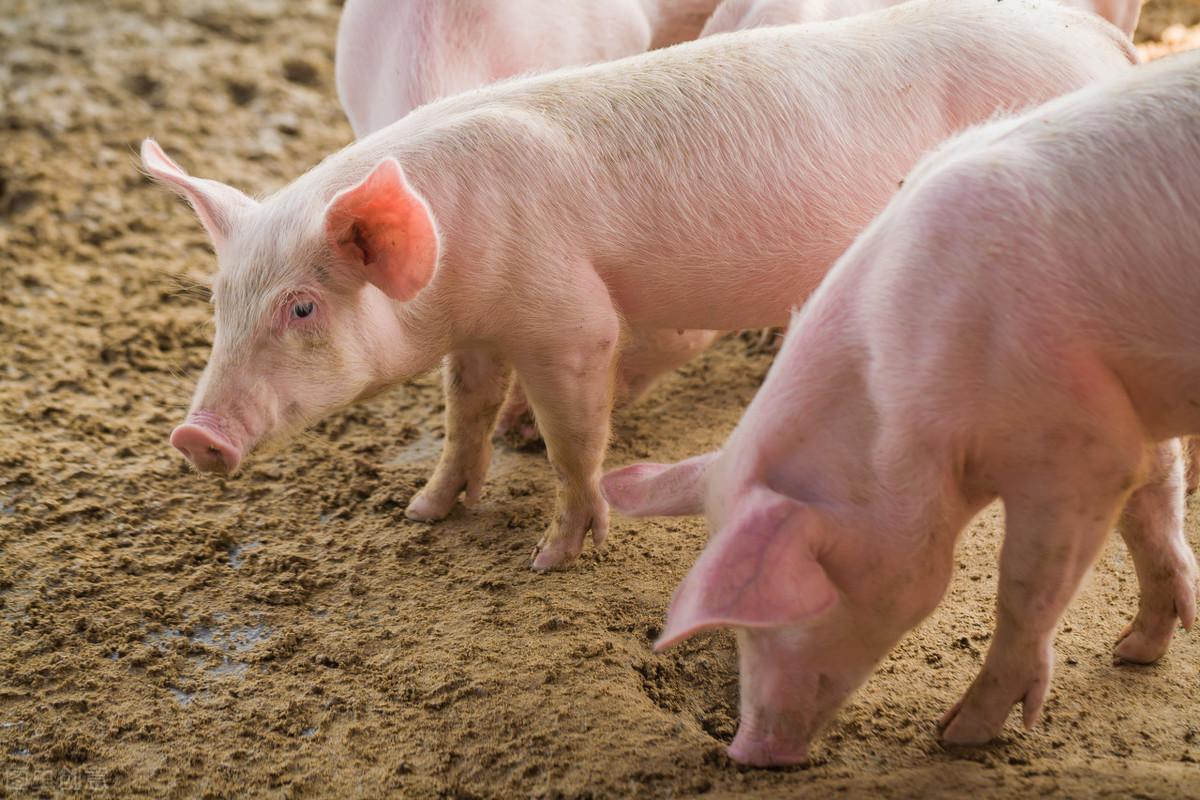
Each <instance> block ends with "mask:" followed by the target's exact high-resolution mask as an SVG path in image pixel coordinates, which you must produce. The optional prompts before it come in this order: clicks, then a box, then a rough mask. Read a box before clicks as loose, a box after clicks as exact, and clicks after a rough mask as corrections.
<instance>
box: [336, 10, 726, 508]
mask: <svg viewBox="0 0 1200 800" xmlns="http://www.w3.org/2000/svg"><path fill="white" fill-rule="evenodd" d="M717 2H718V0H522V2H520V3H508V4H504V3H494V4H488V3H480V2H478V0H349V1H348V2H347V3H346V6H345V8H344V9H343V11H342V16H341V20H340V23H339V27H338V41H337V61H336V65H335V66H336V76H337V87H338V95H339V97H340V98H341V101H342V107H343V108H344V109H345V111H346V116H347V117H348V118H349V119H350V124H351V125H352V126H353V128H354V132H355V135H357V136H358V137H359V138H362V137H364V136H366V135H368V134H370V133H374V132H375V131H377V130H379V129H381V128H384V127H386V126H388V125H390V124H391V123H393V122H395V121H397V120H399V119H400V118H401V117H403V116H405V115H406V114H408V113H409V112H410V111H411V110H412V109H414V108H416V107H417V106H421V105H425V104H426V103H430V102H432V101H434V100H438V99H440V98H442V97H445V96H447V95H451V94H457V93H459V92H463V91H467V90H469V89H475V88H478V87H480V86H485V85H487V84H490V83H494V82H496V81H498V80H502V79H504V78H509V77H512V76H514V75H518V74H532V73H538V72H546V71H548V70H551V69H557V68H560V67H566V66H571V65H576V64H588V63H595V62H600V61H609V60H612V59H617V58H622V57H624V56H629V55H634V54H636V53H642V52H645V51H646V50H648V49H650V48H652V47H665V46H667V45H671V44H677V43H678V42H682V41H686V40H689V39H694V38H695V37H696V34H698V33H699V32H700V26H701V25H702V24H703V22H704V20H705V19H706V18H707V17H708V15H709V14H710V13H711V12H712V10H713V8H714V7H715V6H716V5H717ZM629 338H630V342H629V344H628V346H627V347H625V348H624V349H623V351H622V353H621V358H620V365H619V367H618V376H617V385H616V390H615V398H614V399H615V401H616V402H617V403H618V404H624V403H631V402H634V401H636V400H637V399H638V398H640V397H641V396H642V395H643V394H645V392H646V391H647V390H649V388H650V387H651V385H652V384H653V383H654V381H655V380H657V379H658V378H659V377H660V376H662V375H663V374H665V373H667V372H670V371H671V370H673V369H675V368H676V367H678V366H680V365H681V364H683V363H684V362H686V361H688V360H689V359H691V358H692V357H693V356H694V355H696V354H697V353H699V352H701V351H703V350H704V349H706V348H707V347H708V345H709V344H711V343H712V341H713V339H714V338H716V331H678V332H677V331H673V330H663V329H658V328H650V329H644V330H641V329H639V330H633V331H631V332H630V333H629ZM462 358H465V359H469V358H470V356H469V355H463V356H462ZM447 424H448V425H450V424H454V423H451V422H450V421H449V420H448V421H447ZM496 433H497V435H499V436H503V437H505V438H506V439H508V440H509V441H510V442H511V443H512V444H514V445H516V446H525V445H527V444H530V443H532V442H535V441H537V440H538V439H539V438H540V435H539V433H538V430H537V425H536V423H535V422H534V419H533V414H532V411H531V409H530V406H529V401H528V399H527V398H526V396H525V392H524V390H523V389H522V387H521V385H520V383H516V382H513V383H511V385H510V387H509V393H508V398H507V400H506V401H505V403H504V405H503V407H502V409H501V411H500V416H499V422H498V424H497V426H496ZM478 493H479V492H478V487H475V491H474V492H473V494H472V493H471V492H468V494H469V495H470V496H472V497H475V498H476V499H477V497H478ZM413 513H414V516H416V517H417V518H425V517H427V516H431V515H432V516H433V517H434V518H436V517H437V516H440V515H441V513H443V512H441V511H440V506H438V505H437V504H436V503H431V502H427V503H422V504H419V506H418V508H417V509H414V512H413Z"/></svg>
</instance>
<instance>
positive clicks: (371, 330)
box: [143, 0, 1132, 570]
mask: <svg viewBox="0 0 1200 800" xmlns="http://www.w3.org/2000/svg"><path fill="white" fill-rule="evenodd" d="M981 19H984V20H986V21H987V24H981V23H980V20H981ZM934 44H936V47H934V46H932V45H934ZM1131 60H1132V47H1131V46H1130V45H1129V43H1128V42H1127V41H1125V40H1123V39H1121V38H1120V37H1119V36H1118V35H1117V34H1116V32H1115V31H1113V30H1112V28H1111V26H1108V25H1106V24H1104V23H1102V22H1100V21H1097V20H1095V19H1094V18H1092V17H1090V16H1088V15H1084V14H1081V13H1079V12H1076V11H1072V10H1070V9H1066V8H1063V7H1061V6H1059V5H1058V4H1056V3H1046V4H1043V5H1038V4H1037V3H1036V2H1033V3H1020V4H1013V3H1004V4H1000V3H994V2H991V0H914V2H910V3H906V4H903V5H900V6H897V7H895V8H892V9H888V10H885V11H880V12H875V13H873V14H864V15H861V16H859V17H856V18H855V19H854V20H853V22H852V23H851V22H845V23H834V24H829V25H813V26H791V27H786V28H775V29H767V30H761V31H747V32H744V33H739V34H738V35H737V36H729V37H713V38H711V39H706V40H701V41H697V42H689V43H686V44H682V45H679V46H678V47H673V48H668V49H665V50H658V51H654V52H651V53H647V54H645V55H642V56H635V57H632V58H628V59H624V60H622V61H617V62H611V63H607V64H600V65H595V66H592V67H586V68H578V69H570V70H562V71H559V72H556V73H552V74H550V75H545V76H540V77H538V76H535V77H530V78H523V79H521V80H514V81H510V82H507V83H502V84H498V85H495V86H492V87H486V88H484V89H480V90H478V91H476V92H469V93H466V94H462V95H456V96H454V97H451V98H447V99H445V100H442V101H439V102H436V103H432V104H429V105H426V106H423V107H421V108H420V109H417V110H416V111H414V112H412V113H411V114H409V115H407V116H406V117H404V119H402V120H400V121H399V122H397V123H395V124H394V125H392V126H390V127H388V128H385V129H383V130H381V131H379V132H377V133H375V134H373V135H371V136H368V137H367V138H365V139H363V140H361V141H359V142H357V143H355V144H353V145H351V146H349V147H347V148H346V149H344V150H343V151H341V152H339V153H337V154H334V155H332V156H330V157H329V158H327V159H325V160H324V161H323V162H322V163H321V164H320V165H318V166H317V167H316V168H314V169H313V170H311V171H310V172H308V173H307V174H305V175H304V176H302V177H301V178H299V179H298V180H297V181H295V182H294V183H292V184H291V185H289V186H287V187H285V188H284V189H282V190H280V191H279V192H278V193H276V194H275V195H272V196H270V197H267V198H265V199H263V200H262V201H254V200H251V199H249V198H247V197H246V196H245V195H243V194H241V193H240V192H238V191H237V190H235V189H232V188H230V187H227V186H224V185H222V184H218V183H216V182H214V181H205V180H201V179H197V178H194V177H191V176H189V175H188V174H187V173H186V172H184V171H183V170H182V169H180V168H179V166H178V165H175V164H174V163H173V162H171V161H170V160H169V159H167V158H166V156H165V155H163V154H162V152H161V150H159V149H158V147H157V145H154V144H153V143H152V142H148V143H147V144H146V145H145V146H144V148H143V160H144V163H145V167H146V170H147V171H148V172H149V173H150V174H151V175H153V176H154V177H155V178H157V179H159V180H160V181H162V182H164V183H165V184H167V185H168V186H170V187H171V188H173V189H174V190H176V191H178V192H180V193H181V194H183V195H184V196H185V197H186V198H187V199H188V200H189V201H190V202H191V204H192V205H193V207H194V208H195V209H196V210H197V213H198V215H199V216H200V218H201V222H202V223H203V224H204V225H205V226H206V228H207V229H208V230H209V232H210V234H211V235H212V237H213V241H214V244H215V248H216V252H217V259H218V263H219V271H218V273H217V276H216V280H215V282H214V299H215V303H216V306H215V321H216V337H215V339H214V342H213V353H212V357H211V359H210V362H209V364H208V367H207V368H206V370H205V374H204V376H202V378H201V381H200V384H199V385H198V386H197V390H196V396H195V399H194V401H193V412H205V413H206V414H208V415H210V416H208V417H204V418H193V423H192V424H194V425H196V426H198V427H201V428H203V427H205V425H204V424H203V423H200V422H196V421H195V420H196V419H209V420H218V421H219V422H217V423H214V425H212V426H210V427H212V429H213V431H214V437H213V439H212V440H211V441H210V442H209V443H210V444H211V443H212V442H215V441H216V439H215V436H216V434H220V436H222V437H223V440H224V442H225V444H226V445H228V447H227V448H226V451H222V452H228V453H229V454H230V455H232V454H234V453H236V454H238V455H240V456H242V457H243V458H244V457H245V456H246V455H247V454H249V453H250V452H251V450H252V449H253V447H254V446H255V444H256V443H257V442H258V441H260V440H262V439H267V438H272V437H278V436H281V435H283V434H285V433H286V432H288V431H290V430H294V429H296V428H298V427H300V426H303V425H305V424H308V423H310V422H312V421H314V420H316V419H318V418H320V417H321V416H322V415H324V414H327V413H329V412H330V411H332V410H334V409H336V408H338V407H340V406H343V405H345V404H347V403H350V402H353V401H354V400H355V399H357V398H359V397H361V396H363V395H365V394H369V393H371V392H374V391H377V390H378V389H380V388H382V387H384V386H388V385H392V384H395V383H398V382H402V381H405V380H408V379H410V378H412V377H413V376H415V375H417V374H419V373H420V372H422V371H424V370H427V369H429V368H430V367H432V366H433V365H434V364H436V363H437V361H438V360H441V359H443V357H445V358H446V359H447V363H448V366H449V369H447V371H446V381H447V383H446V390H447V391H446V416H447V424H446V431H447V436H446V442H445V449H444V451H443V454H442V457H441V459H440V461H439V463H438V466H437V467H436V469H435V470H434V473H433V475H432V477H431V478H430V480H429V482H428V483H427V484H426V485H425V486H424V487H423V488H422V489H421V491H420V492H418V494H417V495H416V496H415V497H414V498H413V499H412V501H411V503H410V505H409V507H408V510H407V514H408V516H409V517H410V518H412V519H418V520H429V521H432V520H436V519H440V518H442V517H444V516H445V515H447V514H448V513H450V511H451V510H452V509H453V508H454V506H455V504H456V503H457V502H458V499H459V497H460V496H462V495H463V494H464V493H465V498H466V501H467V503H468V504H470V503H474V502H476V501H477V500H478V498H479V497H480V495H481V492H482V486H483V481H484V477H485V475H486V472H487V467H488V462H489V460H490V441H489V440H490V434H491V431H492V429H493V427H494V424H495V420H496V417H497V415H498V414H499V409H500V406H501V404H502V402H503V398H504V391H505V388H506V385H507V384H508V382H509V380H510V378H509V376H510V373H511V372H515V374H516V377H517V380H518V381H519V383H520V385H521V387H522V389H523V390H524V392H525V394H526V395H527V397H528V399H529V401H530V403H531V405H532V407H533V409H534V410H535V412H536V414H537V420H538V425H539V427H540V429H541V433H542V435H543V436H544V438H545V441H546V450H547V455H548V457H549V460H550V462H551V464H552V466H553V468H554V473H555V477H556V480H557V485H556V508H555V511H554V513H553V515H552V517H551V519H552V522H551V524H550V527H549V528H548V530H547V531H546V533H545V535H544V537H543V538H542V541H541V542H540V543H539V545H538V546H537V548H536V550H535V555H534V559H533V566H534V568H535V569H539V570H542V569H550V568H554V567H559V566H565V565H567V564H569V563H570V562H571V561H573V560H574V559H575V558H576V557H577V556H578V555H579V553H580V552H581V551H582V549H583V546H584V540H585V538H586V536H587V534H588V533H590V534H591V536H592V541H593V542H594V543H595V544H600V543H601V542H602V541H603V540H604V537H605V535H606V532H607V526H608V507H607V504H606V503H605V501H604V498H603V497H602V496H601V494H600V488H599V479H600V468H601V463H602V461H603V458H604V450H605V445H606V443H607V440H608V426H609V414H610V409H611V406H612V402H613V399H614V395H616V394H617V392H618V390H619V387H618V386H617V385H616V384H617V382H616V381H614V379H613V376H614V372H615V371H616V369H615V364H616V362H615V359H616V358H617V356H618V354H619V352H620V350H621V347H622V344H623V343H624V342H628V341H630V336H629V331H631V330H632V331H638V330H644V331H650V330H654V331H668V332H670V334H671V335H677V331H679V330H684V331H696V330H721V329H732V328H743V327H762V326H768V325H779V324H783V323H784V322H786V321H787V319H788V314H789V311H790V308H791V306H792V304H793V303H795V302H797V301H799V300H801V299H803V298H804V297H806V296H807V295H808V294H809V293H810V292H811V291H812V290H813V288H814V287H815V286H816V285H817V283H818V282H819V281H820V279H821V278H822V277H823V276H824V274H825V271H826V269H827V268H828V267H829V265H830V264H832V263H833V261H834V260H835V259H836V258H837V256H838V255H839V254H840V253H841V252H842V250H843V249H844V248H845V247H846V246H847V245H849V243H850V242H851V241H852V239H853V237H854V235H855V234H856V233H857V232H858V231H859V230H860V229H861V228H862V226H864V225H866V223H867V222H868V221H869V220H870V219H871V217H872V216H873V215H874V214H875V213H876V212H877V211H878V210H879V209H881V208H882V207H883V206H884V204H885V203H886V201H887V199H888V198H889V197H890V196H891V194H892V193H893V192H894V190H895V187H896V185H897V183H898V182H900V181H901V180H902V179H903V177H904V176H905V175H906V174H907V172H908V171H909V169H910V168H911V167H912V165H913V164H914V163H915V162H916V161H917V159H918V158H919V157H920V155H921V154H922V153H923V152H924V151H925V150H926V149H928V148H931V147H933V146H934V145H936V144H937V143H938V142H940V141H942V140H943V139H944V138H945V137H947V136H949V135H950V134H952V133H953V132H955V131H956V130H959V129H961V128H962V127H964V126H966V125H969V124H971V123H975V122H979V121H981V120H984V119H987V118H989V117H991V116H993V115H994V114H995V113H996V111H997V110H998V109H1001V108H1011V107H1015V106H1021V105H1024V104H1028V103H1036V102H1039V101H1042V100H1045V99H1047V98H1050V97H1053V96H1055V95H1057V94H1059V93H1061V92H1064V91H1067V90H1069V89H1072V88H1075V87H1077V86H1080V85H1084V84H1086V83H1088V82H1090V81H1092V80H1095V79H1097V78H1099V77H1102V76H1106V75H1112V74H1117V73H1119V72H1122V71H1125V70H1126V69H1128V68H1129V64H1130V63H1131ZM864 64H869V65H871V66H872V68H877V69H878V70H879V77H878V80H876V81H874V82H867V83H865V84H864V83H863V81H862V67H863V65H864ZM997 76H1003V78H1002V79H1000V78H998V77H997ZM630 97H636V98H637V102H630V101H629V98H630ZM897 98H903V101H902V102H900V101H898V100H897ZM798 108H803V109H806V110H805V111H804V119H805V124H804V125H802V126H799V127H797V126H796V125H794V124H793V123H792V121H791V120H793V118H795V117H796V115H797V114H798V113H799V112H798V111H797V109H798ZM714 131H720V136H714V134H713V132H714ZM766 141H769V142H772V143H773V144H772V146H771V147H769V148H764V147H763V142H766ZM835 185H836V186H837V187H838V191H836V192H831V191H828V187H829V186H835ZM309 303H311V304H312V309H311V311H310V312H308V313H307V314H306V315H305V316H303V317H301V316H300V315H299V314H298V313H297V309H298V308H300V307H304V308H305V309H306V311H307V305H308V304H309ZM668 338H669V337H668ZM682 339H683V344H684V346H683V347H682V348H681V350H682V351H684V352H686V350H687V337H686V336H684V337H682ZM630 346H631V347H633V344H632V343H631V344H630ZM634 363H636V359H635V360H634ZM653 371H654V370H653V369H650V370H648V372H651V373H652V372H653ZM625 387H626V388H627V387H628V384H626V385H625ZM181 436H183V435H181ZM181 443H183V444H186V445H188V446H189V450H190V451H191V452H192V455H193V457H196V453H197V452H199V453H201V455H200V456H199V460H198V461H197V465H198V466H199V467H201V468H206V469H209V468H222V469H226V470H227V471H232V469H233V468H234V467H235V466H236V464H233V463H227V461H226V459H225V457H224V456H222V457H220V458H219V459H218V458H210V457H208V456H207V455H204V454H205V453H208V452H210V451H209V450H208V449H207V447H208V444H205V443H204V442H202V441H201V440H200V439H199V438H198V437H197V435H196V433H195V432H194V431H192V432H191V433H189V434H187V435H186V436H183V438H182V439H181ZM192 445H196V447H193V446H192ZM200 446H203V448H204V449H199V447H200ZM215 446H216V447H217V449H218V450H219V451H221V450H222V446H223V445H222V444H221V443H216V445H215Z"/></svg>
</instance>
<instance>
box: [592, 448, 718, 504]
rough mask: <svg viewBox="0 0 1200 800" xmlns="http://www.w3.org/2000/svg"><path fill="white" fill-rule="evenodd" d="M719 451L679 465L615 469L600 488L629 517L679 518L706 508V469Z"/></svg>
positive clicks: (645, 465)
mask: <svg viewBox="0 0 1200 800" xmlns="http://www.w3.org/2000/svg"><path fill="white" fill-rule="evenodd" d="M718 455H720V452H719V451H716V452H712V453H705V454H704V455H702V456H694V457H692V458H689V459H687V460H686V461H680V462H679V463H678V464H634V465H633V466H631V467H622V468H621V469H614V470H613V471H612V472H609V473H607V474H606V475H605V476H604V477H603V478H602V479H601V480H600V490H601V491H602V492H603V493H604V497H605V498H606V499H607V500H608V502H609V503H610V504H611V505H612V507H613V508H615V509H616V510H617V511H620V512H621V513H622V514H624V515H625V516H627V517H677V516H682V515H685V514H699V513H700V512H701V511H703V510H704V471H705V470H706V469H707V468H708V465H709V464H711V463H712V462H713V461H715V460H716V458H717V456H718Z"/></svg>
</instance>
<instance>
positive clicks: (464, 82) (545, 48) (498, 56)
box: [335, 0, 719, 138]
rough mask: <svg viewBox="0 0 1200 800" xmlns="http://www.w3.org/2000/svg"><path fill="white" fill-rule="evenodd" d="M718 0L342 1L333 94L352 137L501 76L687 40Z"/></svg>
mask: <svg viewBox="0 0 1200 800" xmlns="http://www.w3.org/2000/svg"><path fill="white" fill-rule="evenodd" d="M718 2H719V0H520V2H508V3H505V2H493V3H480V2H478V0H347V2H346V5H345V7H344V8H343V10H342V16H341V19H340V21H339V24H338V35H337V50H336V52H337V60H336V63H335V72H336V80H337V89H338V96H339V98H340V99H341V101H342V107H343V108H344V109H345V111H346V116H347V117H348V118H349V120H350V124H351V126H353V128H354V133H355V135H356V136H357V137H359V138H362V137H364V136H366V135H367V134H370V133H374V132H375V131H377V130H380V129H381V128H385V127H387V126H388V125H390V124H392V123H393V122H395V121H396V120H398V119H400V118H401V117H403V116H405V115H406V114H408V112H410V111H412V110H413V109H414V108H416V107H418V106H422V105H425V104H426V103H430V102H433V101H434V100H439V99H441V98H443V97H446V96H449V95H452V94H458V93H459V92H464V91H467V90H470V89H476V88H479V87H480V86H486V85H487V84H490V83H495V82H496V81H499V80H502V79H504V78H510V77H512V76H514V75H528V74H533V73H538V72H547V71H549V70H552V69H558V68H560V67H568V66H575V65H583V64H592V63H597V62H601V61H611V60H613V59H617V58H623V57H625V56H631V55H634V54H637V53H643V52H645V51H646V50H649V49H651V48H657V47H666V46H667V45H672V44H677V43H679V42H683V41H687V40H689V39H694V38H696V35H697V34H698V33H699V32H700V28H701V26H702V25H703V24H704V20H705V19H707V18H708V15H709V14H711V13H712V10H713V9H714V8H715V7H716V5H717V3H718Z"/></svg>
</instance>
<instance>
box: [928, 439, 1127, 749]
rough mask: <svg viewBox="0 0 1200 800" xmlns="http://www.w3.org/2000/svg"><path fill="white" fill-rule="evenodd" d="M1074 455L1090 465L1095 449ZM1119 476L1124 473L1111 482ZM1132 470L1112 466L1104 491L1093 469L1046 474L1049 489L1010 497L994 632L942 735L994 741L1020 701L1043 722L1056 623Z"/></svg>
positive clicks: (1031, 721)
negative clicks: (982, 661) (975, 673)
mask: <svg viewBox="0 0 1200 800" xmlns="http://www.w3.org/2000/svg"><path fill="white" fill-rule="evenodd" d="M1076 455H1078V457H1079V459H1080V463H1083V464H1086V463H1088V456H1089V455H1090V454H1089V453H1078V454H1076ZM1114 474H1119V475H1121V476H1126V477H1123V478H1122V479H1120V480H1118V481H1117V485H1113V481H1112V476H1113V475H1114ZM1133 474H1134V467H1133V466H1131V467H1129V468H1128V469H1117V470H1113V471H1110V472H1108V474H1107V476H1106V477H1108V478H1109V481H1108V483H1109V484H1110V485H1109V487H1108V489H1109V490H1108V491H1105V492H1095V491H1089V490H1088V489H1089V487H1095V486H1096V480H1095V473H1094V472H1093V473H1092V474H1078V472H1075V473H1074V474H1071V473H1065V474H1060V475H1056V476H1054V477H1049V476H1045V475H1042V476H1039V477H1041V478H1042V479H1043V480H1042V483H1043V484H1045V485H1044V486H1043V487H1036V488H1030V487H1026V489H1025V491H1022V492H1020V493H1019V494H1018V495H1017V496H1015V497H1013V496H1009V495H1007V494H1005V495H1004V501H1005V515H1006V518H1007V521H1006V526H1005V537H1004V546H1003V549H1002V551H1001V555H1000V587H999V592H998V596H997V603H996V630H995V636H994V637H993V638H992V644H991V647H989V648H988V654H987V658H986V659H985V660H984V664H983V668H982V669H981V670H980V672H979V675H978V676H976V678H975V680H974V682H972V684H971V686H970V688H969V689H967V692H966V694H965V695H964V696H963V698H962V699H961V700H959V701H958V703H956V704H955V705H954V707H953V708H951V709H950V710H949V711H948V712H946V714H945V715H944V716H943V717H942V720H941V724H940V726H941V728H942V739H943V741H945V742H946V743H948V744H959V745H977V744H984V743H985V742H989V741H991V740H992V739H994V738H995V737H996V736H998V735H999V733H1000V731H1001V729H1002V728H1003V727H1004V722H1005V720H1006V719H1008V714H1009V711H1011V710H1012V707H1013V706H1014V705H1016V704H1017V703H1021V704H1022V710H1023V714H1022V717H1023V721H1024V724H1025V727H1026V728H1027V729H1029V728H1032V727H1033V726H1034V725H1036V724H1037V721H1038V718H1039V717H1040V716H1041V709H1042V704H1043V703H1044V702H1045V700H1046V695H1047V693H1048V692H1049V689H1050V678H1051V675H1052V673H1053V666H1054V627H1055V625H1056V624H1057V623H1058V619H1059V617H1060V616H1061V615H1062V613H1063V611H1064V610H1065V609H1066V607H1067V604H1068V603H1069V602H1070V600H1071V598H1072V597H1073V596H1074V594H1075V591H1076V589H1077V588H1078V587H1079V583H1080V581H1082V579H1083V576H1084V574H1085V573H1086V572H1087V570H1088V568H1089V567H1090V566H1091V564H1092V562H1093V560H1094V559H1095V557H1096V555H1097V554H1098V553H1099V551H1100V548H1101V546H1102V545H1103V543H1104V539H1105V535H1106V533H1107V532H1108V530H1109V529H1110V526H1111V524H1112V521H1113V518H1114V517H1115V516H1116V514H1117V511H1118V510H1119V508H1120V506H1121V501H1122V500H1124V499H1125V493H1124V492H1123V491H1122V490H1121V489H1120V486H1119V484H1120V483H1122V482H1124V481H1126V480H1129V477H1128V476H1132V475H1133ZM1056 488H1057V489H1058V491H1057V492H1054V491H1053V490H1054V489H1056Z"/></svg>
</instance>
